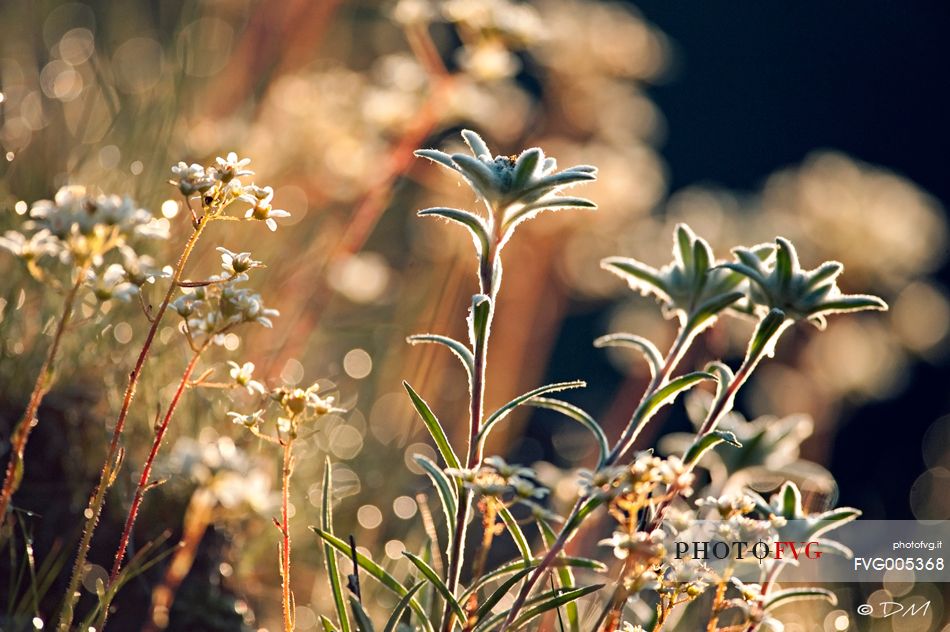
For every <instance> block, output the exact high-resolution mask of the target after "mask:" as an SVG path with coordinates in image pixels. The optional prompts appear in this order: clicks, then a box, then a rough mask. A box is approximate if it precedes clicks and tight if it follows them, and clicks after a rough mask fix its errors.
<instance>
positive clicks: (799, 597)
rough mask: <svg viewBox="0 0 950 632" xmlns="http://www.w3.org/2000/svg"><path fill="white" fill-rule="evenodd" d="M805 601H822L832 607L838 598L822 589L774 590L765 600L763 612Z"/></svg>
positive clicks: (836, 603)
mask: <svg viewBox="0 0 950 632" xmlns="http://www.w3.org/2000/svg"><path fill="white" fill-rule="evenodd" d="M806 599H824V600H825V601H828V602H829V603H830V604H831V605H832V606H836V605H838V598H837V597H836V596H835V594H834V593H833V592H831V591H830V590H825V589H824V588H786V589H785V590H776V591H775V592H773V593H771V594H770V595H768V596H767V597H766V598H765V611H766V612H768V611H770V610H774V609H775V608H778V607H779V606H783V605H785V604H787V603H792V602H794V601H803V600H806Z"/></svg>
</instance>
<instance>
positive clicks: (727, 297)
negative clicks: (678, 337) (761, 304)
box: [687, 291, 745, 330]
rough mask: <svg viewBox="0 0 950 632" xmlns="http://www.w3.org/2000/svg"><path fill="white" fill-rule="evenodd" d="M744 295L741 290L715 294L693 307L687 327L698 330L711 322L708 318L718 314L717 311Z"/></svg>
mask: <svg viewBox="0 0 950 632" xmlns="http://www.w3.org/2000/svg"><path fill="white" fill-rule="evenodd" d="M744 296H745V293H743V292H738V291H736V292H726V293H725V294H716V295H715V296H713V297H711V298H709V299H707V300H706V301H704V302H703V303H702V304H701V305H699V307H697V308H695V309H694V310H693V311H692V313H691V314H690V316H689V324H688V325H687V328H689V329H690V330H699V329H700V328H701V327H702V326H703V325H708V324H711V323H710V320H711V319H713V318H715V317H716V316H718V315H719V313H720V312H721V311H722V310H724V309H726V308H727V307H729V306H730V305H732V304H733V303H735V302H736V301H738V300H739V299H741V298H742V297H744Z"/></svg>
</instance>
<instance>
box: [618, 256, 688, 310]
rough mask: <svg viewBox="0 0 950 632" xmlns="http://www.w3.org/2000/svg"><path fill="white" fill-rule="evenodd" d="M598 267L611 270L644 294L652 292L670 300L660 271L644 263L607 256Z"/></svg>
mask: <svg viewBox="0 0 950 632" xmlns="http://www.w3.org/2000/svg"><path fill="white" fill-rule="evenodd" d="M600 267H601V268H603V269H604V270H607V271H608V272H613V273H614V274H616V275H617V276H619V277H620V278H621V279H623V280H625V281H626V282H627V284H628V285H629V286H630V287H631V288H632V289H634V290H636V291H638V292H640V293H641V294H643V295H644V296H646V295H647V294H654V295H655V296H656V297H657V298H659V299H661V300H663V301H667V302H671V301H672V299H671V298H670V290H669V288H668V287H667V286H666V281H665V280H664V279H663V277H662V276H660V272H659V271H658V270H657V269H656V268H654V267H652V266H648V265H647V264H645V263H641V262H639V261H637V260H636V259H630V258H629V257H608V258H606V259H604V260H603V261H601V262H600Z"/></svg>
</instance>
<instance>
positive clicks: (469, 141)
mask: <svg viewBox="0 0 950 632" xmlns="http://www.w3.org/2000/svg"><path fill="white" fill-rule="evenodd" d="M462 138H463V139H464V140H465V144H466V145H468V147H469V149H471V150H472V153H473V154H475V155H476V156H488V157H489V158H491V157H492V153H491V150H490V149H489V148H488V144H487V143H486V142H485V141H484V140H482V137H481V136H479V135H478V132H474V131H472V130H470V129H463V130H462Z"/></svg>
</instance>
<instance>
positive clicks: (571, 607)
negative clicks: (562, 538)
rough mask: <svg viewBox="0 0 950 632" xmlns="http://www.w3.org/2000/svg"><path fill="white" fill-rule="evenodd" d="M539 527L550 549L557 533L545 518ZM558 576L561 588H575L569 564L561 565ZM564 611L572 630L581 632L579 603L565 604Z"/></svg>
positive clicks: (539, 521)
mask: <svg viewBox="0 0 950 632" xmlns="http://www.w3.org/2000/svg"><path fill="white" fill-rule="evenodd" d="M538 529H539V530H540V531H541V537H542V539H543V540H544V545H545V546H546V547H547V548H548V549H550V548H551V546H552V545H553V544H554V542H555V540H557V534H556V533H555V532H554V529H552V528H551V525H549V524H548V523H547V522H546V521H544V520H538ZM563 555H564V553H563V552H562V553H560V554H558V557H561V556H563ZM557 578H558V583H559V584H560V587H561V588H574V586H575V583H574V573H573V572H572V571H571V568H570V567H569V566H561V567H560V568H558V569H557ZM564 611H565V612H566V613H567V623H568V626H570V629H571V632H580V617H579V616H578V612H577V604H576V603H574V602H571V603H569V604H567V605H566V606H564Z"/></svg>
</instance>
